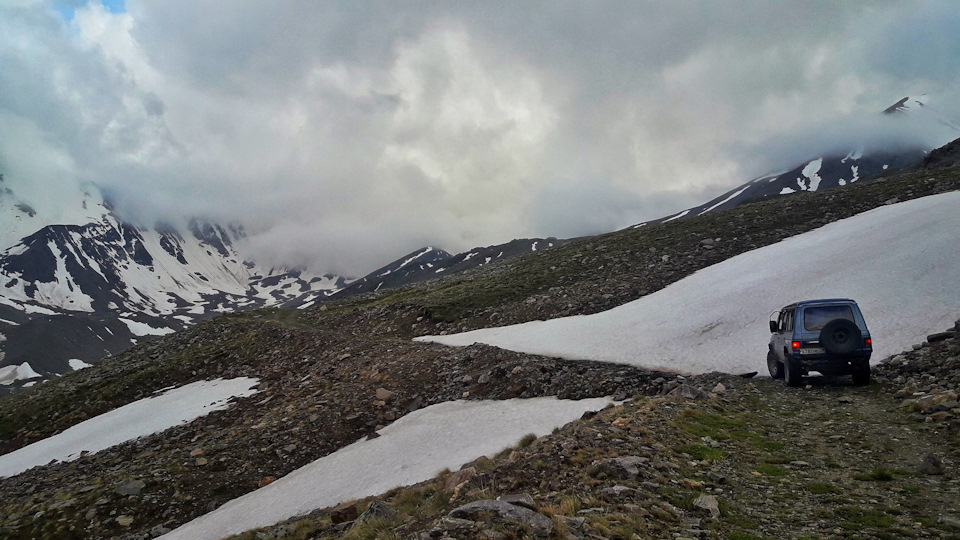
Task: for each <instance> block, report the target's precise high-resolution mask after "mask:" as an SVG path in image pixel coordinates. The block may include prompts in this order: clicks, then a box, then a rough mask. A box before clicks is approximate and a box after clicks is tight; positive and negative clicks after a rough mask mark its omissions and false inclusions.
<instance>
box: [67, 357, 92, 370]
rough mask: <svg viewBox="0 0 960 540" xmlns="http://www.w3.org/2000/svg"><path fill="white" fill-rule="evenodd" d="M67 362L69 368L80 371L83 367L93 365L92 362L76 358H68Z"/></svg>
mask: <svg viewBox="0 0 960 540" xmlns="http://www.w3.org/2000/svg"><path fill="white" fill-rule="evenodd" d="M68 362H69V363H70V369H72V370H74V371H80V370H81V369H84V368H88V367H93V364H88V363H86V362H84V361H83V360H79V359H77V358H71V359H70V360H68Z"/></svg>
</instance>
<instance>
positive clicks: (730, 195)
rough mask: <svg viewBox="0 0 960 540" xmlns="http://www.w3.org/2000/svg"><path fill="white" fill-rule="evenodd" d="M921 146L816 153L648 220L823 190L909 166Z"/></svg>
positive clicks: (920, 154)
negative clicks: (801, 160) (698, 202)
mask: <svg viewBox="0 0 960 540" xmlns="http://www.w3.org/2000/svg"><path fill="white" fill-rule="evenodd" d="M924 155H925V153H924V151H923V150H921V149H919V148H918V149H914V150H904V151H901V152H871V153H867V152H864V151H863V150H853V151H849V152H847V153H846V154H842V155H840V154H838V155H826V156H819V157H817V158H816V159H811V160H809V161H806V162H803V163H801V164H799V165H795V166H793V167H792V168H791V169H789V170H787V171H782V172H778V173H774V174H767V175H764V176H761V177H759V178H754V179H753V180H750V181H749V182H747V183H746V184H743V185H741V186H738V187H736V188H734V189H731V190H730V191H728V192H726V193H724V194H722V195H720V196H719V197H715V198H713V199H711V200H709V201H707V202H706V203H704V204H701V205H700V206H695V207H693V208H688V209H687V210H684V211H682V212H679V213H677V214H673V215H670V216H667V217H664V218H661V219H656V220H652V221H651V223H660V222H666V221H673V220H675V219H681V218H685V217H690V216H699V215H701V214H706V213H707V212H713V211H718V210H727V209H729V208H733V207H735V206H738V205H741V204H743V203H745V202H747V201H756V200H760V199H764V198H767V197H777V196H780V195H789V194H791V193H797V192H800V191H823V190H826V189H833V188H836V187H840V186H845V185H848V184H854V183H856V182H859V181H861V180H864V179H867V178H871V177H874V176H876V175H878V174H881V173H883V172H884V171H888V170H889V171H893V170H897V169H902V168H904V167H907V166H910V165H913V164H914V163H917V162H918V161H920V160H921V159H923V157H924Z"/></svg>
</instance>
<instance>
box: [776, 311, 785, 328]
mask: <svg viewBox="0 0 960 540" xmlns="http://www.w3.org/2000/svg"><path fill="white" fill-rule="evenodd" d="M786 322H787V312H786V311H781V312H780V315H779V316H778V317H777V330H778V331H780V332H783V331H784V330H786V328H785V324H786Z"/></svg>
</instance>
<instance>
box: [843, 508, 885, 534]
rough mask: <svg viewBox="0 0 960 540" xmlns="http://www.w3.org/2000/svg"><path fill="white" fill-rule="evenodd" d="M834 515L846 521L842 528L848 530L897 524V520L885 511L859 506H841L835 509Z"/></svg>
mask: <svg viewBox="0 0 960 540" xmlns="http://www.w3.org/2000/svg"><path fill="white" fill-rule="evenodd" d="M833 515H834V516H836V517H837V518H840V519H842V520H844V521H843V522H842V523H841V524H840V526H841V527H843V528H844V529H848V530H850V529H859V528H861V527H889V526H891V525H893V524H894V523H896V520H895V519H894V518H893V517H891V516H890V515H889V514H887V513H886V512H884V511H883V510H878V509H874V508H861V507H859V506H841V507H839V508H836V509H834V511H833Z"/></svg>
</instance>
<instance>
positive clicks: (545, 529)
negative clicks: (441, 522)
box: [449, 500, 553, 537]
mask: <svg viewBox="0 0 960 540" xmlns="http://www.w3.org/2000/svg"><path fill="white" fill-rule="evenodd" d="M449 516H450V517H452V518H457V519H467V520H470V521H484V522H489V523H494V524H502V525H510V524H514V525H520V526H522V527H525V528H527V529H528V530H529V531H530V533H531V534H532V535H534V536H539V537H546V536H550V533H551V532H553V521H551V520H550V518H548V517H547V516H544V515H543V514H538V513H537V512H534V511H533V510H530V509H529V508H524V507H522V506H517V505H514V504H510V503H508V502H505V501H493V500H480V501H474V502H472V503H468V504H465V505H463V506H460V507H458V508H455V509H453V511H451V512H450V514H449Z"/></svg>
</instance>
